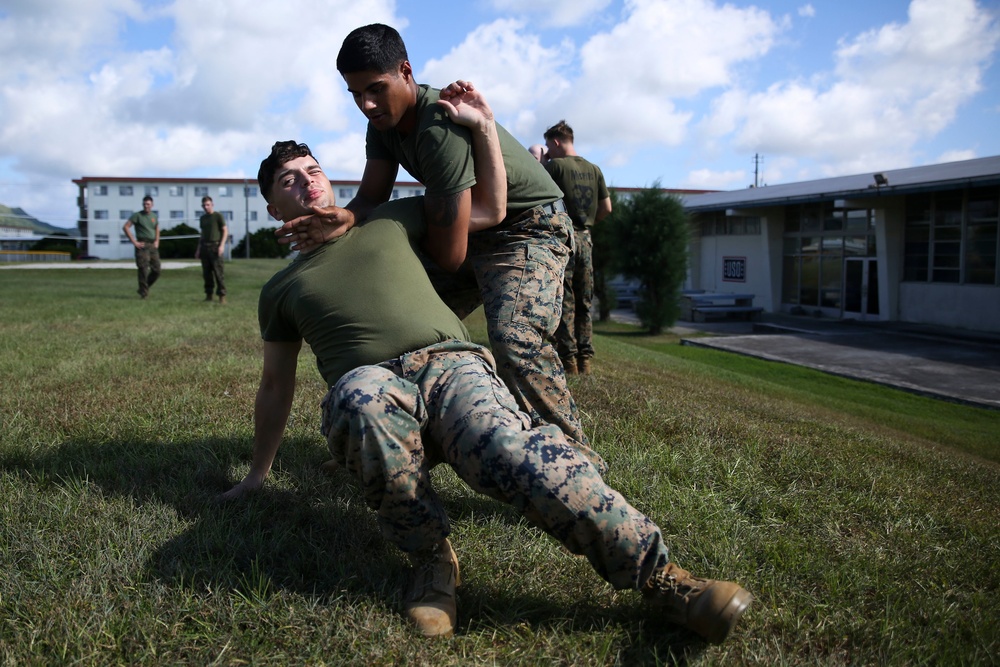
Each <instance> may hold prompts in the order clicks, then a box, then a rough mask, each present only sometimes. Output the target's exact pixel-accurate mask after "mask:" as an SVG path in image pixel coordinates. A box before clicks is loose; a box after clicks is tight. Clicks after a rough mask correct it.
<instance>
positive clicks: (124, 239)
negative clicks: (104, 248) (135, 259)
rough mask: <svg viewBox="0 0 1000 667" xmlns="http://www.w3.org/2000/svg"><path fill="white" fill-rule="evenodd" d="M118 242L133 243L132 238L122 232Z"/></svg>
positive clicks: (122, 243)
mask: <svg viewBox="0 0 1000 667" xmlns="http://www.w3.org/2000/svg"><path fill="white" fill-rule="evenodd" d="M118 243H119V245H132V240H131V239H130V238H129V237H127V236H125V235H124V234H122V235H121V236H119V237H118Z"/></svg>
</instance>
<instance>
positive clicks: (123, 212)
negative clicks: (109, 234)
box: [118, 208, 132, 220]
mask: <svg viewBox="0 0 1000 667" xmlns="http://www.w3.org/2000/svg"><path fill="white" fill-rule="evenodd" d="M131 217H132V211H131V210H130V209H126V208H123V209H119V210H118V219H119V220H128V219H129V218H131Z"/></svg>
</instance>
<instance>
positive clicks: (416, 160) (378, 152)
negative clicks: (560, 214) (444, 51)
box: [366, 85, 562, 217]
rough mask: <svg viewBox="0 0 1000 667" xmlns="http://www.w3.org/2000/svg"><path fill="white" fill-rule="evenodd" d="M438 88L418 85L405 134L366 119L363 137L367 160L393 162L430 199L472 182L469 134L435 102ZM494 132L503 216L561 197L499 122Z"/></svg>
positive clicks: (529, 155) (458, 189) (543, 173)
mask: <svg viewBox="0 0 1000 667" xmlns="http://www.w3.org/2000/svg"><path fill="white" fill-rule="evenodd" d="M440 92H441V91H439V90H437V89H436V88H430V87H428V86H426V85H422V86H418V90H417V105H416V113H417V126H416V128H415V129H414V131H413V132H412V133H410V134H409V135H407V136H406V137H403V136H401V135H400V134H399V132H398V131H396V130H395V129H391V130H386V131H385V132H381V131H379V130H376V129H375V128H374V127H372V125H371V123H369V124H368V136H367V139H366V141H367V157H368V159H369V160H391V161H393V162H398V163H399V164H400V165H401V166H402V167H403V169H405V170H406V171H407V172H409V174H410V175H411V176H413V178H415V179H417V180H418V181H420V183H422V184H423V186H424V188H426V194H428V195H431V196H434V197H443V196H448V195H453V194H456V193H458V192H461V191H462V190H466V189H468V188H470V187H472V186H473V185H475V183H476V171H475V165H474V162H473V159H472V136H471V135H470V133H469V129H468V128H466V127H463V126H461V125H456V124H455V123H453V122H452V121H451V120H450V119H449V118H448V114H447V113H445V111H444V109H442V108H441V106H440V105H438V104H437V100H438V99H440ZM497 134H498V135H499V137H500V150H501V152H502V153H503V161H504V167H505V168H506V170H507V216H508V217H511V216H517V215H519V214H520V213H522V212H523V211H526V210H527V209H529V208H532V207H534V206H538V205H540V204H549V203H551V202H554V201H555V200H557V199H559V198H560V197H562V192H560V191H559V188H558V187H556V185H555V183H553V182H552V179H551V178H549V176H548V175H547V174H546V173H545V169H544V167H542V165H541V164H540V163H539V162H538V160H536V159H535V158H534V157H532V155H531V153H529V152H528V151H527V150H526V149H525V148H524V146H522V145H521V144H520V143H519V142H518V141H517V139H515V138H514V137H513V136H511V134H510V133H509V132H508V131H507V130H506V129H504V128H503V126H501V125H500V123H497Z"/></svg>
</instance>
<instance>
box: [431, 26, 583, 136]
mask: <svg viewBox="0 0 1000 667" xmlns="http://www.w3.org/2000/svg"><path fill="white" fill-rule="evenodd" d="M524 28H525V24H524V22H523V21H519V20H514V19H500V20H497V21H494V22H492V23H489V24H487V25H482V26H479V27H477V28H476V29H475V30H473V31H472V32H471V33H469V35H468V36H467V37H466V38H465V39H464V40H463V41H462V43H461V44H459V45H458V46H456V47H454V48H453V49H452V50H451V51H449V52H448V53H447V54H445V55H444V56H443V57H441V58H437V59H433V60H429V61H428V62H427V63H426V64H425V65H424V67H423V68H422V69H421V70H419V71H418V73H417V80H418V81H419V82H420V83H428V84H430V85H431V86H433V87H435V88H441V87H443V86H445V85H447V84H449V83H451V82H452V81H455V80H456V79H466V80H469V81H472V82H473V83H474V84H475V85H476V87H477V88H478V89H479V90H481V91H483V94H484V95H485V96H486V99H487V100H488V101H489V103H490V106H491V107H492V108H493V111H494V113H495V114H496V115H497V116H498V117H500V118H501V119H504V120H506V118H507V117H509V116H511V115H516V114H518V113H520V112H521V111H522V110H523V109H524V108H525V107H526V106H531V105H533V104H535V103H537V101H538V100H539V99H540V98H542V97H549V96H554V95H558V94H559V93H560V92H561V91H563V90H565V89H566V88H567V87H568V85H569V84H568V82H567V81H566V80H565V79H563V77H562V75H561V74H560V71H561V70H562V69H563V68H565V67H566V66H567V65H568V63H569V62H570V60H571V58H572V56H573V47H572V45H571V44H570V43H569V42H568V41H564V42H562V43H561V44H559V45H558V46H555V47H551V48H546V47H544V46H542V44H541V41H540V40H539V38H538V36H537V35H533V34H529V33H527V32H526V31H525V30H524ZM526 96H527V99H526ZM504 125H505V126H506V127H508V129H510V130H512V131H516V128H515V127H513V126H511V125H510V124H509V123H504Z"/></svg>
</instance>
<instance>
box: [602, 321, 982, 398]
mask: <svg viewBox="0 0 1000 667" xmlns="http://www.w3.org/2000/svg"><path fill="white" fill-rule="evenodd" d="M612 319H614V320H616V321H619V322H626V323H630V324H638V321H637V320H636V318H635V315H634V314H633V313H631V312H629V311H615V312H614V313H612ZM671 332H672V333H675V334H677V335H679V336H681V339H682V340H681V344H682V345H694V346H699V347H707V348H712V349H716V350H723V351H726V352H734V353H737V354H744V355H748V356H752V357H757V358H760V359H767V360H769V361H780V362H784V363H789V364H795V365H797V366H804V367H807V368H814V369H816V370H820V371H823V372H826V373H831V374H833V375H839V376H843V377H849V378H853V379H858V380H866V381H868V382H876V383H878V384H883V385H887V386H890V387H895V388H898V389H903V390H906V391H911V392H915V393H918V394H923V395H926V396H932V397H935V398H941V399H946V400H952V401H958V402H961V403H966V404H969V405H974V406H978V407H986V408H993V409H1000V335H997V334H992V333H989V332H973V331H964V330H952V329H947V328H943V327H933V326H926V325H907V324H905V323H898V322H891V323H889V322H878V323H871V324H868V323H860V322H852V321H838V320H821V319H817V318H811V317H794V316H790V315H774V314H764V316H763V317H762V318H761V321H760V322H707V323H695V322H678V323H677V325H676V326H674V327H673V328H672V329H671ZM705 334H710V335H705Z"/></svg>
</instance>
